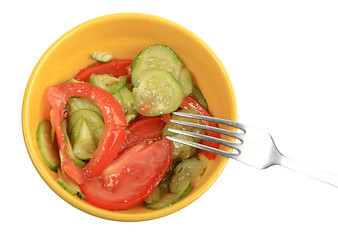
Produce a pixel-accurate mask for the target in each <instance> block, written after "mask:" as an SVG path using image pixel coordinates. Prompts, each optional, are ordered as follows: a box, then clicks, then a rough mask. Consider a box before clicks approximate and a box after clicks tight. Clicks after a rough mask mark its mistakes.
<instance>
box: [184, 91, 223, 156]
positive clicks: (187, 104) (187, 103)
mask: <svg viewBox="0 0 338 240" xmlns="http://www.w3.org/2000/svg"><path fill="white" fill-rule="evenodd" d="M180 107H181V108H185V109H193V110H195V111H197V112H198V113H199V114H201V115H203V116H209V117H210V114H209V113H208V111H207V110H205V109H204V108H203V107H202V106H201V105H200V104H199V103H197V102H196V101H195V100H194V99H192V98H191V97H189V96H186V97H185V98H184V100H183V102H182V104H181V106H180ZM201 122H202V123H203V124H205V125H208V126H212V127H217V124H216V123H214V122H208V121H201ZM207 135H209V136H211V137H216V138H220V137H221V135H220V134H219V133H215V132H211V131H207ZM201 144H204V145H207V146H210V147H213V148H219V147H220V146H219V144H217V143H214V142H209V141H205V140H203V141H202V142H201ZM201 152H202V153H203V154H204V155H205V156H206V157H207V158H208V159H215V158H216V157H217V154H216V153H212V152H207V151H204V150H201Z"/></svg>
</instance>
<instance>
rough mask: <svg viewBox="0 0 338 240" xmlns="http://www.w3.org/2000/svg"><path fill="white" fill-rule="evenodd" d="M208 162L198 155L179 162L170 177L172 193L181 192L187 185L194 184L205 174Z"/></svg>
mask: <svg viewBox="0 0 338 240" xmlns="http://www.w3.org/2000/svg"><path fill="white" fill-rule="evenodd" d="M205 169H206V163H205V162H203V161H200V160H198V159H197V158H196V157H191V158H188V159H185V160H183V161H181V162H180V163H178V164H177V165H176V167H175V168H174V170H173V175H172V177H171V179H170V183H169V190H170V192H172V193H180V192H182V191H184V190H185V189H186V188H187V186H189V185H192V184H194V183H195V182H196V181H198V180H199V178H200V177H201V176H202V175H203V173H204V171H205Z"/></svg>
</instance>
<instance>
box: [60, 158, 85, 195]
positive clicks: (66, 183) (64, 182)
mask: <svg viewBox="0 0 338 240" xmlns="http://www.w3.org/2000/svg"><path fill="white" fill-rule="evenodd" d="M60 159H61V162H63V161H64V157H63V156H62V153H61V152H60ZM57 173H58V179H57V180H56V181H57V183H58V184H60V185H61V187H63V188H64V189H65V190H66V191H67V192H69V193H70V194H72V195H79V196H80V197H81V198H83V197H84V195H83V194H82V193H81V190H80V187H79V185H78V184H77V183H76V182H75V181H74V180H73V179H71V178H70V177H69V176H68V175H67V174H66V173H65V171H64V170H63V169H62V168H58V170H57Z"/></svg>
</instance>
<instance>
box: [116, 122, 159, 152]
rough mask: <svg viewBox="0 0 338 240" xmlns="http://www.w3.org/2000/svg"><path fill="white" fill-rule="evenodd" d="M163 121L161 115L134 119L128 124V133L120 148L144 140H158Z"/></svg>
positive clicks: (122, 148)
mask: <svg viewBox="0 0 338 240" xmlns="http://www.w3.org/2000/svg"><path fill="white" fill-rule="evenodd" d="M164 126H165V122H164V121H163V120H162V117H161V116H158V117H147V118H141V119H139V120H136V121H135V122H133V123H132V124H130V125H129V126H128V130H129V132H130V134H128V135H127V137H126V140H125V141H124V143H123V146H122V147H121V150H120V151H122V150H124V149H126V148H129V147H131V146H134V145H135V144H138V143H140V142H143V141H144V140H158V139H160V138H161V137H162V130H163V128H164Z"/></svg>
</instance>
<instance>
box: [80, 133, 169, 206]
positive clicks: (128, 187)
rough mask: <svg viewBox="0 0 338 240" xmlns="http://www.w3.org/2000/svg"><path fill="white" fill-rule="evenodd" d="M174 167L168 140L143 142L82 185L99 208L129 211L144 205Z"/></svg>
mask: <svg viewBox="0 0 338 240" xmlns="http://www.w3.org/2000/svg"><path fill="white" fill-rule="evenodd" d="M171 164H172V160H171V142H170V141H169V140H168V139H166V138H163V139H161V140H158V141H156V142H154V143H150V142H149V141H144V142H142V143H139V144H138V145H136V146H134V147H131V148H129V149H127V150H126V151H124V152H123V153H122V154H121V155H120V156H119V157H118V158H117V159H115V160H114V162H113V163H112V164H111V165H109V166H108V167H107V168H106V169H105V170H104V171H103V173H102V175H101V176H100V177H97V178H93V179H90V180H88V181H87V182H85V183H84V184H83V185H81V186H80V187H81V191H82V193H83V194H84V195H85V196H86V199H87V201H88V202H89V203H91V204H93V205H95V206H97V207H100V208H104V209H109V210H122V209H127V208H130V207H133V206H136V205H137V204H139V203H142V202H143V201H144V200H145V199H146V198H147V197H148V196H149V195H150V194H151V193H152V192H153V191H154V190H155V188H156V186H157V185H158V184H159V182H160V181H161V179H162V177H163V175H164V174H165V172H166V171H167V170H168V168H169V167H170V165H171Z"/></svg>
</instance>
